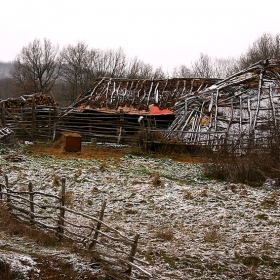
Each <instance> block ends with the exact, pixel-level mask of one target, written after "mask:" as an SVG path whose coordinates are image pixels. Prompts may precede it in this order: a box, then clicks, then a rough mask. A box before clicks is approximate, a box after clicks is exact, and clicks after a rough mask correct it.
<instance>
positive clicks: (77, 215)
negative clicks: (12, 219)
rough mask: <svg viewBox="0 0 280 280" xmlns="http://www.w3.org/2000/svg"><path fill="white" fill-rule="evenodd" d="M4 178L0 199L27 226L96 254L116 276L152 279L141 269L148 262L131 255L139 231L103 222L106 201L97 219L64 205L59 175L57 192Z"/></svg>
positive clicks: (64, 194)
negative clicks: (23, 186)
mask: <svg viewBox="0 0 280 280" xmlns="http://www.w3.org/2000/svg"><path fill="white" fill-rule="evenodd" d="M4 178H5V184H0V200H1V201H4V203H6V205H7V206H8V208H9V209H10V211H12V213H13V215H15V216H16V217H17V218H19V219H21V220H23V221H25V222H28V223H29V224H30V226H36V227H40V228H44V229H46V230H48V231H52V232H55V233H56V235H57V238H58V240H59V241H61V240H62V239H64V238H66V239H67V240H70V241H72V242H74V243H75V244H77V246H79V247H80V248H81V249H83V250H85V251H87V252H91V253H93V254H95V255H97V256H98V258H99V259H100V260H101V262H106V263H108V264H109V265H110V266H111V267H112V268H113V269H115V271H116V273H117V276H115V275H114V277H115V278H116V279H118V278H119V277H121V278H120V279H123V278H125V279H151V278H152V275H151V273H149V272H148V271H147V270H146V269H145V268H143V266H144V267H146V266H148V265H149V264H148V263H147V262H145V261H143V260H141V259H140V258H139V257H136V256H135V255H136V253H137V244H138V239H139V234H135V235H134V236H133V237H131V236H128V235H126V234H125V233H123V232H121V231H119V230H117V229H115V228H113V227H111V226H109V225H108V224H107V223H105V222H104V221H103V218H104V212H105V207H106V202H104V203H103V205H102V207H101V210H100V214H99V217H98V218H97V217H93V216H91V215H89V214H87V213H84V212H79V211H76V210H73V209H70V208H68V207H66V206H65V201H66V196H67V193H66V184H65V181H66V180H65V178H62V182H61V193H60V195H53V194H47V193H44V192H40V191H34V190H33V185H32V183H31V182H30V183H29V184H28V190H23V191H19V190H12V189H11V188H10V187H9V182H8V177H7V176H6V175H5V176H4ZM117 277H118V278H117Z"/></svg>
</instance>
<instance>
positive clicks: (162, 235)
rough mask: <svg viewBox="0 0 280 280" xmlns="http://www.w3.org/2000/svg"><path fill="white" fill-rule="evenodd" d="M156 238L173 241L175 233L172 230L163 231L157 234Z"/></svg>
mask: <svg viewBox="0 0 280 280" xmlns="http://www.w3.org/2000/svg"><path fill="white" fill-rule="evenodd" d="M154 237H155V238H160V239H163V240H166V241H171V240H172V239H173V238H174V231H173V229H172V228H165V229H161V230H158V231H156V232H155V234H154Z"/></svg>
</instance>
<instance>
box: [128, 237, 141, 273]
mask: <svg viewBox="0 0 280 280" xmlns="http://www.w3.org/2000/svg"><path fill="white" fill-rule="evenodd" d="M138 239H139V234H138V233H137V234H136V235H135V238H134V242H133V244H132V245H131V250H130V254H129V258H128V261H129V262H131V263H133V258H134V256H135V254H136V250H137V244H138ZM131 272H132V266H131V265H128V269H127V271H126V274H127V275H129V276H130V275H131Z"/></svg>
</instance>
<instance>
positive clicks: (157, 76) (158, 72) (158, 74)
mask: <svg viewBox="0 0 280 280" xmlns="http://www.w3.org/2000/svg"><path fill="white" fill-rule="evenodd" d="M165 78H166V75H165V73H164V71H163V70H162V67H158V68H156V70H155V71H154V73H153V79H165Z"/></svg>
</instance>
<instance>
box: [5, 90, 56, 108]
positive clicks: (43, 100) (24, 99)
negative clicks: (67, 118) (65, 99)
mask: <svg viewBox="0 0 280 280" xmlns="http://www.w3.org/2000/svg"><path fill="white" fill-rule="evenodd" d="M0 103H1V104H4V105H5V108H31V107H32V106H38V105H41V106H53V107H57V106H58V104H57V103H56V102H55V100H54V98H53V97H52V96H48V95H46V94H42V93H35V94H31V95H21V96H20V97H18V98H8V99H6V100H1V101H0Z"/></svg>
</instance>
